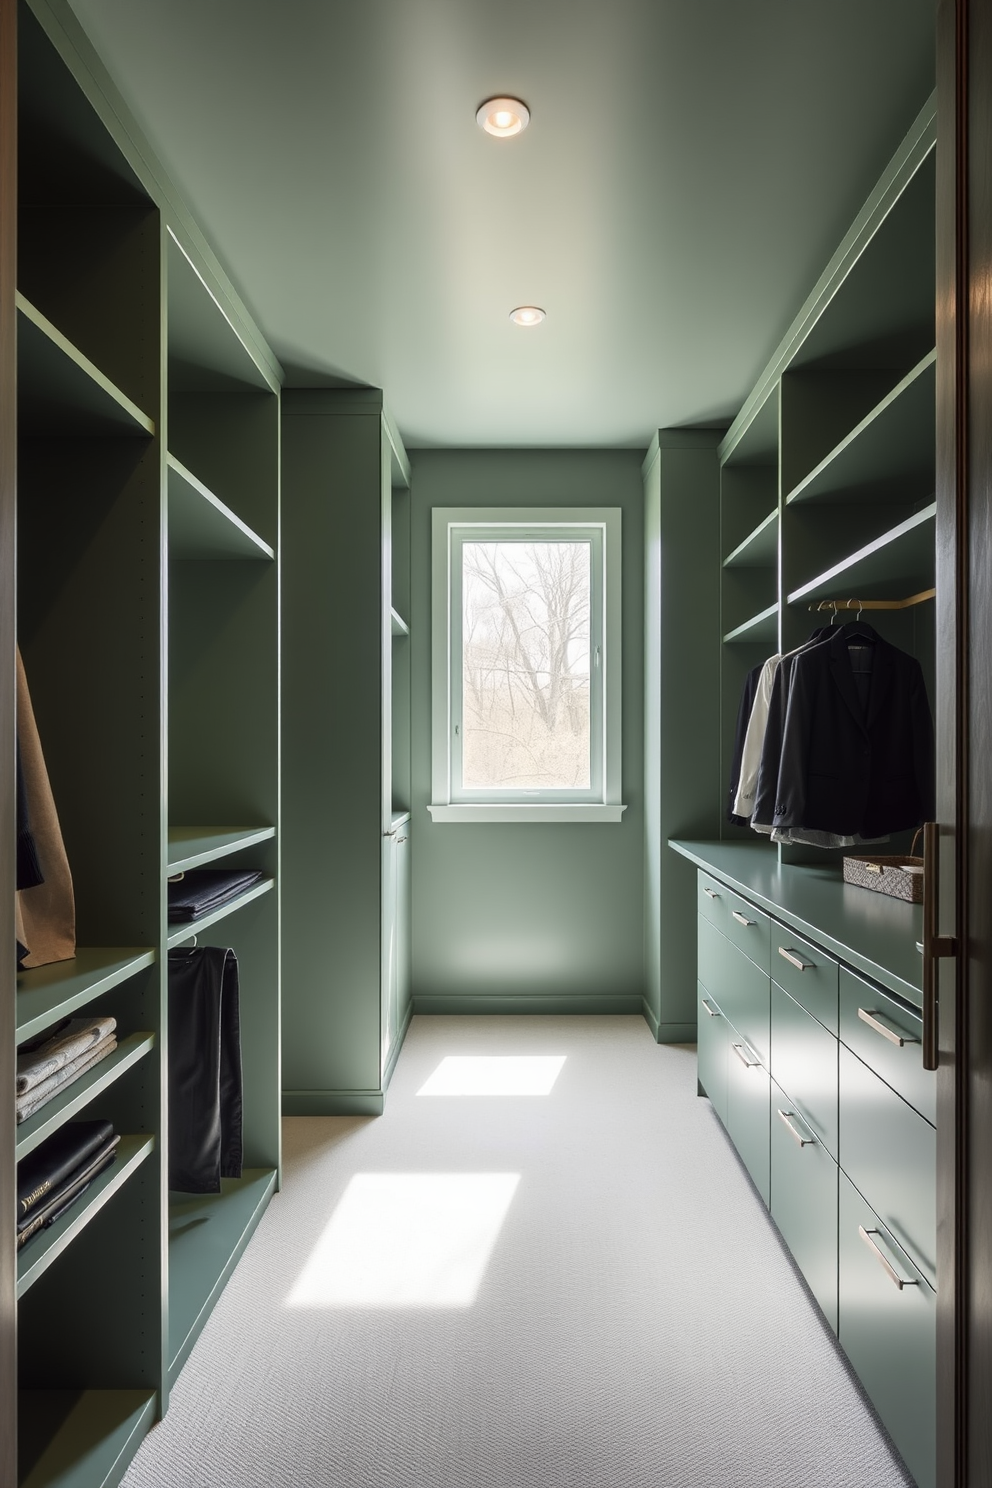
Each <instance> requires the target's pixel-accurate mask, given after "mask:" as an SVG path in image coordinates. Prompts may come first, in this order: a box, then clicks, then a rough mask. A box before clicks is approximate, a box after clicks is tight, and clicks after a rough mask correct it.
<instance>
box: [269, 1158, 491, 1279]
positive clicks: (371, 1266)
mask: <svg viewBox="0 0 992 1488" xmlns="http://www.w3.org/2000/svg"><path fill="white" fill-rule="evenodd" d="M519 1181H520V1174H519V1173H356V1175H355V1177H354V1178H352V1180H351V1182H350V1183H349V1184H348V1187H347V1188H346V1189H345V1191H344V1193H343V1195H342V1196H341V1201H340V1203H339V1204H338V1206H337V1208H336V1209H335V1211H334V1213H333V1214H332V1216H331V1219H330V1222H329V1224H328V1225H327V1228H326V1229H325V1230H324V1233H323V1234H322V1235H321V1237H320V1239H319V1241H318V1242H317V1245H316V1246H315V1248H314V1251H313V1253H312V1255H311V1256H310V1259H309V1260H308V1261H307V1264H306V1265H305V1266H304V1268H303V1271H302V1273H301V1274H300V1277H299V1280H298V1281H297V1282H296V1285H295V1286H294V1287H293V1289H292V1291H291V1292H290V1294H289V1296H288V1298H287V1299H286V1302H287V1306H289V1307H471V1305H472V1303H473V1302H474V1301H475V1298H476V1294H477V1293H478V1290H479V1285H480V1283H481V1281H482V1277H483V1275H484V1273H485V1269H486V1266H487V1264H488V1261H489V1257H490V1256H491V1254H492V1251H493V1247H494V1245H495V1244H496V1239H497V1236H498V1235H499V1232H500V1229H501V1227H502V1224H503V1221H504V1219H505V1218H506V1214H507V1211H508V1209H509V1207H510V1204H511V1202H512V1199H513V1195H514V1192H515V1191H516V1187H517V1184H518V1183H519Z"/></svg>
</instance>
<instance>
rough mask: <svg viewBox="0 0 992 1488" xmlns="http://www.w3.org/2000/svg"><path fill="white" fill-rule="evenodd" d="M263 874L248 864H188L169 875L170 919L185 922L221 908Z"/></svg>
mask: <svg viewBox="0 0 992 1488" xmlns="http://www.w3.org/2000/svg"><path fill="white" fill-rule="evenodd" d="M264 877H265V875H264V873H261V872H258V871H256V870H255V869H251V868H191V869H190V870H189V872H188V873H180V874H177V875H176V877H175V878H170V879H169V920H170V922H171V923H173V924H184V923H188V922H189V921H190V920H198V919H199V918H200V916H201V915H205V914H211V913H212V912H213V911H214V910H215V909H221V908H222V907H223V906H224V905H225V904H228V903H229V902H230V901H231V900H232V899H237V897H238V895H239V894H243V893H245V892H246V890H248V889H250V888H251V887H252V886H253V885H254V884H257V883H259V882H260V881H261V879H263V878H264Z"/></svg>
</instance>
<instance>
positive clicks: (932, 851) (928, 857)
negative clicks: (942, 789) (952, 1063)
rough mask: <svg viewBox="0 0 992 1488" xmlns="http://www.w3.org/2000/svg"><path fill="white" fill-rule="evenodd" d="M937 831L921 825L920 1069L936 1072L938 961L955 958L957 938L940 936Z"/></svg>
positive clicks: (928, 823) (938, 832) (932, 827)
mask: <svg viewBox="0 0 992 1488" xmlns="http://www.w3.org/2000/svg"><path fill="white" fill-rule="evenodd" d="M939 840H940V829H939V827H938V826H937V823H936V822H924V823H923V1068H924V1069H925V1070H935V1069H936V1068H937V1055H938V1036H937V1035H938V1030H937V962H938V960H939V959H940V957H941V956H956V955H957V953H958V943H957V938H956V937H955V936H953V935H941V934H940V930H939V926H940V912H939V905H938V899H937V886H938V879H939V868H940V865H939V863H938V861H937V853H938V846H939Z"/></svg>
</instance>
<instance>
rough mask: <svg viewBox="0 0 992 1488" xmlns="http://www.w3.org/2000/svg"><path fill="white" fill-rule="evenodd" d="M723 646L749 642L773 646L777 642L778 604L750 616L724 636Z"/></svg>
mask: <svg viewBox="0 0 992 1488" xmlns="http://www.w3.org/2000/svg"><path fill="white" fill-rule="evenodd" d="M723 639H724V644H725V645H738V644H740V645H743V644H746V643H750V642H759V641H767V642H770V643H771V644H773V645H774V643H775V642H776V641H777V640H778V604H777V603H776V604H771V605H769V606H768V608H767V609H766V610H761V611H759V613H758V614H757V615H752V616H751V618H750V620H745V621H744V622H743V624H742V625H737V626H735V627H734V629H733V630H730V631H728V632H727V634H726V635H725V636H724V638H723Z"/></svg>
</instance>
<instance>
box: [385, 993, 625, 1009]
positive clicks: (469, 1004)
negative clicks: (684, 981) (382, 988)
mask: <svg viewBox="0 0 992 1488" xmlns="http://www.w3.org/2000/svg"><path fill="white" fill-rule="evenodd" d="M641 1004H642V999H641V996H640V994H639V993H632V994H627V993H624V994H621V995H619V996H616V997H603V996H599V995H597V994H595V993H588V994H587V993H582V992H535V993H529V992H499V993H480V994H479V995H478V996H467V995H465V994H461V995H458V996H452V997H446V996H441V997H438V996H435V995H433V994H430V993H427V994H425V993H418V994H417V995H415V996H414V999H413V1011H414V1013H427V1014H434V1013H457V1014H464V1013H469V1014H484V1013H488V1014H493V1013H565V1014H568V1013H572V1014H575V1013H597V1014H599V1013H639V1012H641Z"/></svg>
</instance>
